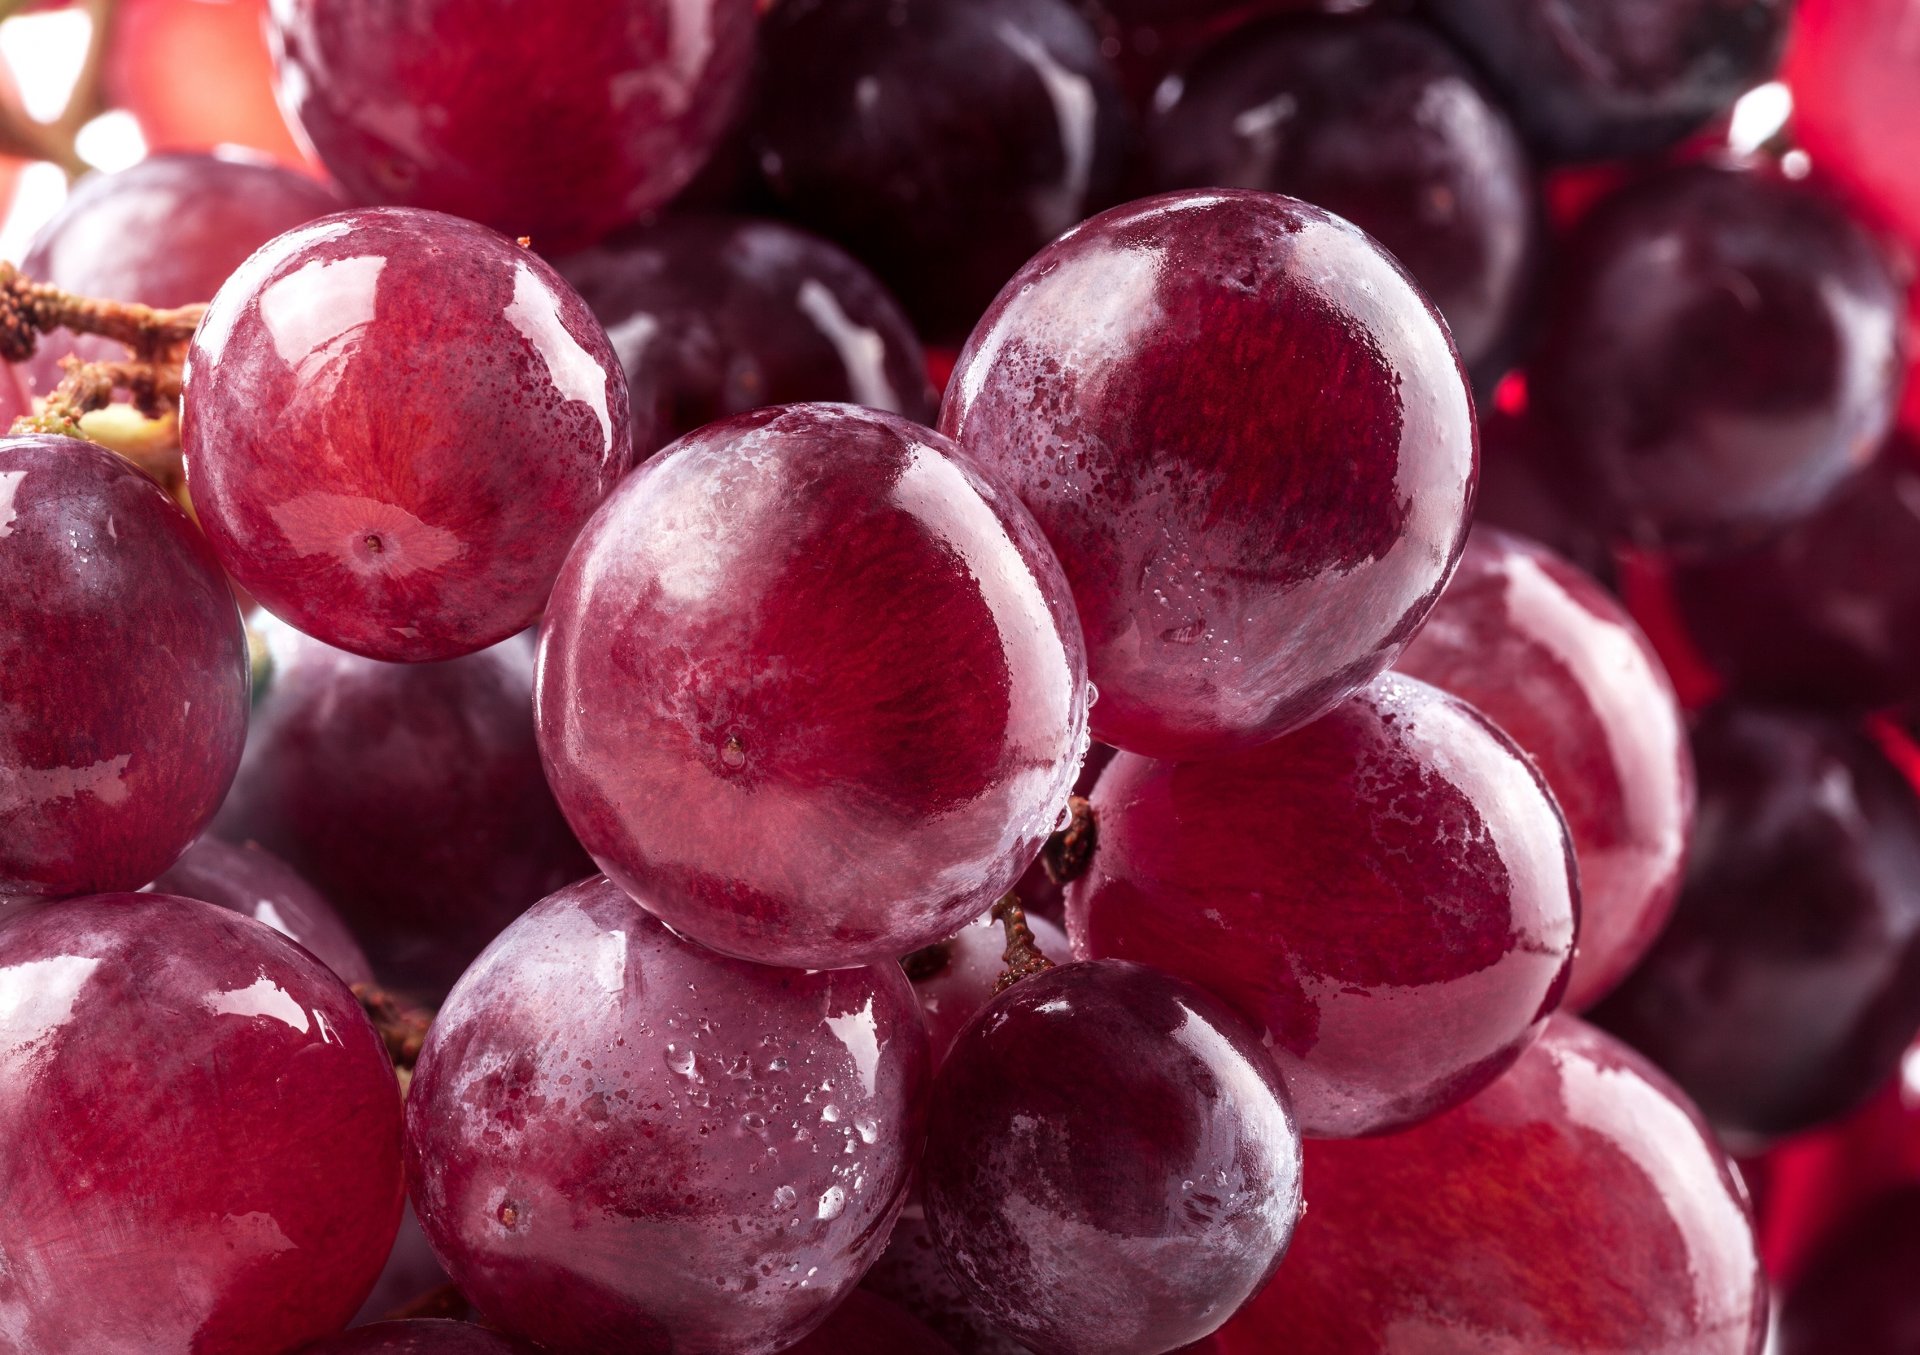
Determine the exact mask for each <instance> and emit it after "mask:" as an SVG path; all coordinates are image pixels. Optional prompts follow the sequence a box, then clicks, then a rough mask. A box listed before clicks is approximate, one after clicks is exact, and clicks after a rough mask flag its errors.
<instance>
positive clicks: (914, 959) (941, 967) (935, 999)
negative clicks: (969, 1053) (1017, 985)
mask: <svg viewBox="0 0 1920 1355" xmlns="http://www.w3.org/2000/svg"><path fill="white" fill-rule="evenodd" d="M1026 921H1027V925H1028V926H1029V927H1030V928H1032V930H1033V942H1034V944H1035V945H1036V946H1038V947H1039V949H1040V953H1041V954H1042V955H1046V956H1049V957H1051V958H1053V959H1059V960H1064V959H1066V958H1067V951H1068V945H1067V934H1066V933H1065V932H1063V931H1061V930H1060V928H1059V927H1058V926H1056V925H1055V924H1053V923H1051V922H1049V921H1047V920H1046V919H1045V918H1043V917H1034V916H1032V915H1031V914H1029V915H1028V916H1027V919H1026ZM1006 949H1007V945H1006V937H1005V935H1004V933H1003V932H1002V931H1001V928H1000V924H999V923H998V922H995V921H994V920H993V919H992V918H982V919H981V920H980V921H978V922H975V923H973V924H972V925H971V926H967V927H962V928H961V929H960V930H959V931H958V932H956V933H954V934H953V935H952V936H950V937H948V938H947V939H946V940H945V941H939V942H936V943H934V944H933V945H931V946H928V947H926V948H925V949H923V950H919V951H915V952H914V953H913V954H912V955H909V956H907V957H906V959H905V960H904V961H903V963H904V964H905V965H906V970H907V977H908V978H910V979H912V980H913V991H914V992H915V993H916V994H918V995H919V998H920V1012H921V1015H922V1016H924V1017H925V1018H926V1022H927V1036H928V1039H929V1042H930V1043H931V1045H932V1047H933V1063H934V1067H936V1068H937V1067H939V1066H940V1064H941V1062H942V1061H943V1060H944V1059H945V1058H946V1057H947V1050H948V1049H950V1048H952V1047H953V1041H954V1037H955V1036H957V1035H959V1034H960V1031H961V1030H962V1029H963V1028H964V1027H965V1026H966V1024H967V1022H969V1021H971V1020H972V1019H973V1015H974V1013H975V1012H977V1011H979V1010H980V1009H981V1008H982V1007H984V1006H986V1005H987V1003H989V1002H991V1001H992V1000H993V997H994V993H995V991H996V989H997V987H998V985H999V982H1000V979H1001V976H1002V975H1004V974H1005V973H1006V972H1007V962H1006V958H1005V956H1006Z"/></svg>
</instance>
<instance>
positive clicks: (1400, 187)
mask: <svg viewBox="0 0 1920 1355" xmlns="http://www.w3.org/2000/svg"><path fill="white" fill-rule="evenodd" d="M1154 105H1155V106H1154V113H1153V117H1152V119H1151V121H1150V123H1149V125H1148V135H1147V142H1148V149H1149V155H1150V158H1151V160H1152V164H1153V169H1152V180H1153V186H1154V188H1155V189H1157V190H1164V189H1174V188H1257V189H1261V190H1263V191H1265V192H1270V193H1288V194H1291V195H1292V196H1294V197H1297V198H1303V199H1305V200H1306V201H1308V202H1311V203H1313V204H1314V205H1315V206H1318V207H1322V208H1324V209H1326V210H1327V211H1329V212H1332V213H1334V214H1336V215H1338V216H1343V217H1345V218H1346V219H1347V220H1349V221H1351V222H1353V223H1354V224H1355V225H1356V226H1359V227H1360V228H1361V229H1362V230H1364V231H1366V232H1368V233H1369V234H1371V235H1372V236H1373V237H1374V238H1375V239H1376V240H1378V241H1379V242H1380V243H1381V244H1382V245H1383V246H1385V247H1386V248H1387V249H1388V250H1389V251H1390V252H1391V253H1392V254H1393V256H1394V257H1395V258H1396V259H1398V260H1399V261H1400V263H1401V264H1402V266H1404V267H1405V268H1406V270H1407V271H1408V272H1409V273H1411V274H1412V275H1413V278H1414V280H1415V281H1416V282H1418V283H1419V284H1420V285H1421V287H1422V288H1423V289H1424V290H1425V291H1426V293H1427V295H1428V297H1430V298H1431V299H1432V301H1433V303H1434V305H1436V306H1437V307H1439V309H1440V312H1441V314H1443V315H1444V316H1445V317H1446V319H1447V324H1448V327H1449V329H1450V330H1451V331H1452V334H1453V341H1454V343H1455V345H1456V346H1457V347H1458V348H1459V350H1460V358H1461V361H1463V362H1465V363H1466V365H1467V366H1468V368H1469V369H1471V370H1476V371H1477V370H1478V369H1479V368H1480V367H1481V366H1482V365H1492V364H1493V363H1494V362H1495V355H1496V350H1497V348H1498V346H1499V345H1500V344H1501V341H1502V340H1503V339H1504V338H1506V336H1507V331H1508V330H1509V329H1510V328H1511V326H1512V324H1513V321H1514V317H1515V314H1516V312H1517V310H1518V308H1519V305H1520V303H1521V301H1522V299H1523V297H1524V294H1525V292H1526V283H1527V279H1528V273H1529V269H1530V265H1531V264H1532V262H1533V255H1534V253H1535V251H1536V247H1537V242H1536V239H1535V237H1536V235H1537V233H1538V232H1537V229H1536V221H1537V208H1536V206H1535V203H1534V193H1533V177H1532V171H1531V169H1530V168H1529V166H1528V163H1527V154H1526V151H1525V150H1524V149H1523V148H1522V146H1521V144H1520V138H1519V134H1518V133H1517V132H1515V130H1514V128H1513V124H1512V123H1511V122H1510V121H1509V120H1508V118H1507V116H1506V114H1505V113H1504V112H1503V111H1502V110H1501V109H1500V107H1499V106H1498V105H1497V104H1495V103H1494V102H1493V101H1492V100H1491V98H1490V97H1489V96H1488V95H1487V94H1486V93H1485V92H1484V91H1483V90H1482V88H1481V86H1480V83H1479V81H1478V79H1477V78H1476V77H1475V76H1474V75H1473V73H1472V72H1471V71H1470V70H1469V68H1468V67H1467V65H1466V64H1465V62H1463V61H1462V60H1461V59H1460V58H1459V57H1458V56H1456V55H1455V54H1454V52H1453V50H1452V48H1450V47H1448V46H1447V44H1446V43H1445V42H1444V41H1443V40H1442V39H1441V38H1440V37H1438V36H1437V35H1436V34H1434V33H1433V32H1432V31H1431V30H1430V29H1427V28H1424V27H1422V26H1421V25H1419V24H1416V23H1413V22H1410V21H1407V20H1401V19H1381V20H1357V21H1356V20H1353V19H1344V20H1340V19H1324V20H1297V19H1279V20H1274V21H1270V22H1267V23H1263V24H1257V25H1254V26H1252V27H1249V28H1237V29H1234V30H1232V31H1231V32H1229V33H1228V34H1227V35H1226V36H1225V37H1223V38H1222V39H1220V40H1219V41H1218V42H1217V43H1215V44H1214V45H1213V46H1212V47H1210V48H1208V49H1207V50H1206V51H1205V52H1204V53H1202V54H1201V55H1200V56H1199V57H1198V58H1197V59H1196V60H1194V61H1193V62H1192V63H1190V64H1189V65H1188V66H1186V67H1185V68H1184V69H1182V70H1180V71H1178V72H1176V73H1175V74H1174V75H1172V76H1170V77H1169V78H1168V79H1167V81H1166V83H1164V84H1163V85H1161V87H1160V91H1159V93H1158V95H1157V96H1156V98H1155V101H1154Z"/></svg>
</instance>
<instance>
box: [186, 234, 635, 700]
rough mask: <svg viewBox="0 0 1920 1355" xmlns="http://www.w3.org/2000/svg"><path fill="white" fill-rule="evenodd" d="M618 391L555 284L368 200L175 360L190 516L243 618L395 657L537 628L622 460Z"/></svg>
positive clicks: (279, 257)
mask: <svg viewBox="0 0 1920 1355" xmlns="http://www.w3.org/2000/svg"><path fill="white" fill-rule="evenodd" d="M626 408H627V383H626V377H625V376H624V375H623V374H622V373H621V370H620V362H619V359H618V358H616V357H615V356H614V353H613V349H612V346H611V345H610V344H609V343H608V341H607V336H606V331H604V330H603V329H601V327H600V324H599V322H598V321H597V320H595V319H594V318H593V313H592V312H591V311H590V310H588V309H587V306H586V303H585V302H583V301H582V300H581V299H580V298H579V296H578V295H577V294H576V293H575V292H574V290H573V289H572V288H571V287H569V286H567V284H566V283H565V282H564V281H562V280H561V278H560V275H559V274H557V273H555V272H554V271H553V270H552V269H551V268H550V267H548V266H547V265H546V264H545V263H544V262H542V261H541V259H540V258H539V257H538V256H537V255H535V254H533V253H532V251H530V250H526V249H522V248H520V247H519V246H517V245H515V244H514V243H513V242H512V241H510V240H506V239H503V238H501V237H500V236H498V235H495V234H494V233H493V232H492V231H489V230H486V229H484V228H482V227H480V226H476V225H473V224H472V223H471V222H466V221H459V220H456V219H455V218H453V217H449V216H442V215H440V214H438V213H435V212H421V211H413V210H408V209H402V208H380V209H373V210H366V211H357V212H341V213H338V214H336V215H334V216H329V217H324V218H322V219H321V220H319V221H316V222H313V223H311V224H309V225H308V226H305V227H303V228H301V229H299V230H294V231H290V232H288V233H287V234H285V235H282V236H280V237H279V238H277V239H275V240H274V241H272V242H271V243H269V244H268V245H266V246H265V247H264V248H262V249H261V250H260V251H259V252H258V253H256V254H254V255H253V257H252V258H250V259H249V260H247V262H246V264H245V265H244V266H243V267H242V268H241V269H240V270H239V272H237V273H235V274H234V276H233V277H232V278H230V279H229V280H228V282H227V284H226V285H225V286H223V287H222V288H221V289H220V292H219V294H218V295H217V296H216V297H215V298H214V300H213V305H212V306H211V308H210V309H209V310H208V312H207V317H206V319H205V320H204V321H203V322H202V323H201V326H200V329H199V332H198V333H197V334H195V336H194V340H193V346H192V349H191V351H190V352H189V354H188V356H187V369H186V394H185V397H184V399H183V401H182V412H181V426H180V438H181V444H182V446H183V447H184V448H185V451H186V459H187V484H188V487H189V488H190V489H191V491H192V494H193V503H194V509H195V511H196V513H197V514H198V516H199V520H200V525H201V526H202V527H203V528H205V530H206V533H207V536H208V538H209V539H210V540H211V541H212V542H213V547H214V550H215V552H216V553H217V554H218V555H219V556H220V560H221V563H222V564H224V565H225V566H226V568H227V572H228V573H229V574H231V575H232V576H233V577H234V579H235V580H236V581H237V582H239V583H240V585H241V586H242V587H244V588H245V589H246V590H247V591H248V592H249V593H251V594H252V595H253V596H254V597H255V598H257V599H258V600H259V602H260V604H261V606H263V607H265V608H266V609H267V610H268V611H270V612H272V613H273V614H274V615H276V616H279V617H282V618H284V619H285V620H287V621H290V622H292V623H293V624H294V625H296V626H298V627H300V628H301V629H302V630H304V631H306V632H307V633H308V634H310V635H315V636H318V637H319V638H320V639H323V640H325V641H327V642H328V643H329V644H334V645H338V646H340V647H341V648H343V649H350V650H352V651H353V652H355V653H357V654H366V655H368V656H370V657H373V658H379V659H396V660H406V661H412V662H417V661H421V660H427V659H450V658H455V657H458V656H459V655H461V654H471V653H473V652H474V651H475V650H479V649H483V648H485V647H486V646H487V645H490V644H494V643H496V642H497V641H500V640H504V639H505V638H506V637H507V636H509V635H512V634H513V633H514V632H515V631H518V630H521V629H523V628H525V627H526V626H528V625H530V624H532V623H533V622H534V621H536V620H538V619H539V616H540V609H541V608H542V606H544V605H545V603H546V598H547V590H548V589H549V588H550V587H552V585H553V576H554V573H555V571H556V570H558V569H559V567H560V561H561V559H562V557H564V556H565V555H566V552H567V547H568V546H569V545H570V544H571V543H572V540H573V536H574V533H576V532H577V531H578V530H579V529H580V527H581V525H582V524H584V523H585V522H586V520H587V518H588V516H589V515H590V514H591V513H592V512H593V510H594V509H595V508H596V507H598V506H599V504H600V501H601V500H602V499H603V498H605V497H606V495H607V493H608V491H609V490H611V489H612V488H613V486H614V484H615V483H616V482H617V481H618V480H619V479H620V477H621V476H622V475H624V474H626V472H627V469H628V467H629V465H630V463H631V461H632V433H631V429H630V427H629V423H628V420H627V418H626V417H625V411H626Z"/></svg>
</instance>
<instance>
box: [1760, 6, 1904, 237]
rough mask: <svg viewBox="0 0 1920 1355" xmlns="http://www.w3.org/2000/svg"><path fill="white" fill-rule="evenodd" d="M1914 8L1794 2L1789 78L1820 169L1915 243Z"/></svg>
mask: <svg viewBox="0 0 1920 1355" xmlns="http://www.w3.org/2000/svg"><path fill="white" fill-rule="evenodd" d="M1916 61H1920V4H1916V3H1915V0H1799V3H1798V9H1797V11H1796V17H1795V19H1794V32H1793V42H1792V44H1791V45H1790V46H1789V47H1788V49H1787V69H1786V80H1787V83H1788V84H1789V85H1790V86H1791V87H1792V89H1793V132H1794V136H1795V138H1796V139H1797V140H1798V141H1799V142H1800V144H1801V145H1802V146H1804V147H1805V148H1806V149H1807V151H1808V152H1809V153H1810V154H1811V155H1812V157H1813V162H1814V165H1815V167H1816V168H1817V169H1818V170H1819V171H1820V173H1821V174H1822V175H1823V176H1825V177H1828V178H1830V179H1832V180H1833V181H1835V182H1837V183H1839V184H1841V185H1843V186H1844V187H1845V189H1846V190H1847V191H1848V193H1849V194H1850V196H1851V197H1852V198H1853V199H1854V200H1855V201H1856V202H1859V203H1861V204H1862V205H1864V206H1866V207H1868V208H1870V209H1871V210H1872V212H1873V213H1874V215H1875V216H1876V217H1878V218H1880V219H1882V220H1884V221H1886V222H1887V223H1888V224H1890V225H1892V226H1894V227H1895V228H1896V229H1898V230H1899V231H1900V232H1901V233H1902V234H1904V235H1905V236H1906V238H1907V239H1908V240H1910V241H1916V242H1920V175H1916V174H1915V173H1914V165H1915V163H1916V155H1920V84H1917V83H1916V82H1915V80H1914V78H1913V73H1914V69H1915V63H1916Z"/></svg>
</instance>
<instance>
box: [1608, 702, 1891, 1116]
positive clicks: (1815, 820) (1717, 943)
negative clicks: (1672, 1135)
mask: <svg viewBox="0 0 1920 1355" xmlns="http://www.w3.org/2000/svg"><path fill="white" fill-rule="evenodd" d="M1694 757H1695V760H1696V762H1697V764H1698V766H1699V774H1700V820H1699V828H1698V831H1697V832H1696V834H1695V838H1694V848H1693V854H1692V858H1691V859H1690V861H1689V862H1688V866H1687V880H1686V887H1685V889H1684V890H1683V891H1682V892H1681V895H1680V905H1679V907H1678V908H1677V909H1676V910H1675V912H1674V915H1673V920H1672V922H1671V923H1669V924H1668V926H1667V929H1666V931H1665V932H1663V933H1662V934H1661V936H1660V938H1659V940H1658V941H1657V942H1655V944H1654V947H1653V949H1652V951H1651V952H1650V953H1649V954H1648V956H1647V958H1646V960H1645V961H1644V962H1643V963H1642V964H1641V965H1640V967H1639V968H1638V969H1636V970H1635V971H1634V972H1633V973H1632V974H1631V975H1629V976H1628V977H1627V980H1626V982H1625V983H1624V984H1623V985H1621V987H1620V988H1619V989H1618V990H1616V991H1615V993H1614V994H1613V996H1612V997H1611V998H1609V999H1608V1000H1607V1001H1606V1002H1605V1003H1603V1004H1601V1005H1600V1006H1599V1007H1598V1008H1596V1009H1595V1011H1594V1019H1595V1020H1597V1021H1598V1022H1599V1023H1600V1024H1602V1025H1604V1026H1606V1027H1607V1029H1609V1030H1611V1031H1612V1032H1613V1033H1614V1034H1616V1035H1618V1036H1620V1037H1621V1038H1622V1039H1624V1040H1626V1041H1627V1042H1628V1043H1629V1044H1631V1045H1633V1046H1634V1047H1635V1048H1637V1049H1639V1050H1641V1051H1642V1052H1644V1053H1645V1054H1646V1055H1647V1056H1648V1057H1649V1058H1651V1059H1653V1061H1654V1062H1655V1063H1658V1064H1659V1065H1660V1066H1661V1067H1662V1068H1663V1069H1665V1070H1666V1071H1667V1072H1668V1073H1669V1074H1671V1075H1672V1077H1673V1079H1674V1080H1675V1081H1676V1082H1678V1083H1679V1084H1680V1085H1681V1086H1683V1087H1685V1088H1686V1089H1687V1091H1688V1092H1689V1094H1691V1095H1692V1096H1693V1098H1694V1099H1695V1100H1696V1101H1698V1102H1699V1103H1700V1108H1701V1109H1702V1110H1703V1111H1705V1112H1706V1114H1707V1117H1708V1118H1709V1119H1710V1120H1712V1121H1713V1122H1714V1123H1715V1124H1716V1125H1718V1126H1720V1127H1721V1128H1722V1129H1723V1130H1729V1131H1736V1132H1738V1133H1740V1134H1742V1135H1746V1136H1759V1137H1765V1136H1771V1135H1777V1134H1788V1133H1793V1132H1795V1131H1796V1130H1801V1129H1808V1128H1811V1127H1813V1126H1814V1125H1817V1124H1819V1123H1821V1122H1822V1121H1825V1120H1829V1119H1832V1118H1834V1117H1835V1116H1837V1115H1840V1114H1842V1113H1844V1112H1846V1111H1848V1110H1850V1109H1852V1108H1853V1107H1854V1106H1856V1105H1858V1104H1860V1103H1861V1102H1862V1101H1864V1100H1865V1099H1866V1098H1867V1097H1868V1096H1869V1095H1871V1094H1872V1092H1873V1090H1874V1089H1875V1088H1876V1087H1878V1086H1879V1085H1880V1083H1881V1082H1882V1081H1883V1080H1884V1079H1885V1078H1886V1077H1887V1075H1888V1074H1890V1073H1891V1072H1892V1071H1893V1069H1894V1067H1895V1065H1896V1064H1897V1063H1898V1062H1899V1059H1900V1054H1901V1051H1902V1050H1904V1049H1905V1048H1906V1046H1907V1044H1908V1042H1909V1041H1910V1040H1912V1039H1913V1037H1914V1035H1915V1033H1916V1031H1920V983H1916V982H1915V975H1916V974H1920V796H1917V795H1916V794H1915V791H1914V788H1913V786H1912V785H1911V784H1909V783H1908V781H1907V779H1906V778H1905V777H1904V776H1902V775H1901V774H1900V772H1899V771H1898V770H1897V769H1896V768H1895V767H1894V766H1893V765H1892V763H1890V762H1889V761H1888V760H1887V758H1886V756H1885V755H1884V754H1883V753H1882V752H1881V751H1880V749H1879V748H1878V747H1877V746H1876V745H1875V743H1874V741H1873V740H1872V739H1871V738H1870V737H1869V736H1868V735H1866V734H1864V733H1861V732H1859V731H1857V730H1855V729H1854V728H1852V727H1851V726H1850V725H1847V724H1845V723H1842V722H1839V721H1834V720H1829V719H1824V718H1821V717H1817V716H1799V715H1790V714H1785V713H1781V712H1775V711H1765V710H1749V709H1743V708H1741V707H1737V706H1723V707H1721V708H1719V709H1718V710H1717V711H1715V712H1714V713H1712V714H1711V715H1709V716H1708V718H1707V719H1706V720H1704V721H1703V722H1702V723H1701V725H1700V726H1699V728H1698V729H1697V730H1696V731H1695V734H1694Z"/></svg>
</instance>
